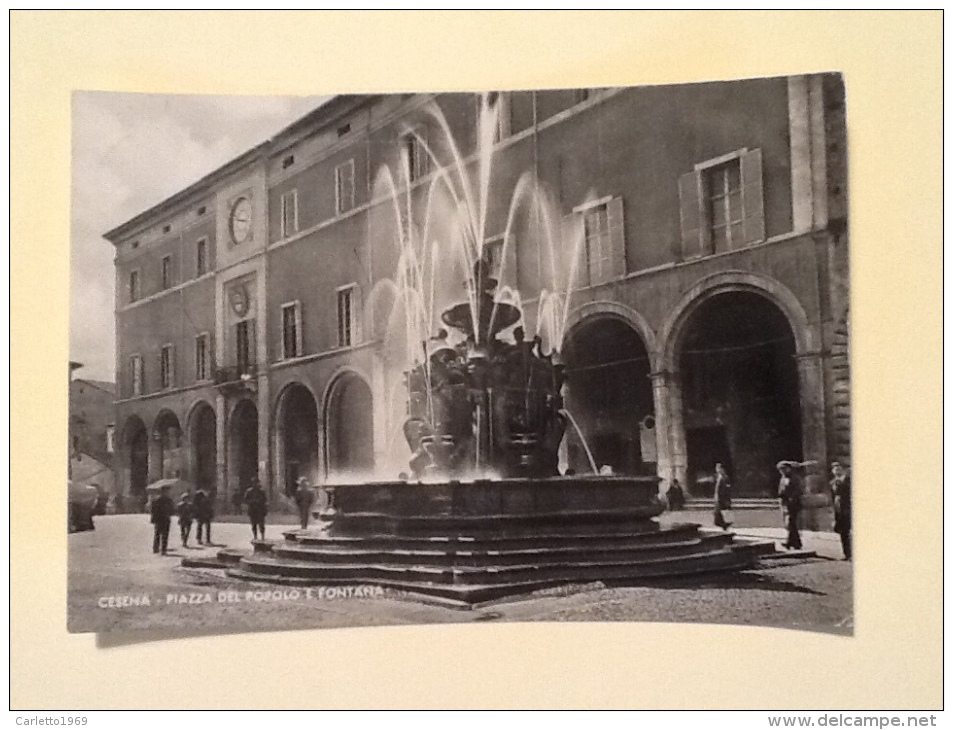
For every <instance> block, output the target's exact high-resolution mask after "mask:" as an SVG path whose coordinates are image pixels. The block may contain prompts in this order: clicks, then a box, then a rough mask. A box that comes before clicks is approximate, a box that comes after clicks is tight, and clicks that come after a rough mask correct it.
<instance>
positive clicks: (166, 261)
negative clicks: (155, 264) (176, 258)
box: [162, 256, 172, 289]
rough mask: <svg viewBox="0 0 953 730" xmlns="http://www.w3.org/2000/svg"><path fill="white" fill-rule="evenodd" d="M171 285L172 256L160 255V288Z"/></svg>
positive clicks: (166, 287)
mask: <svg viewBox="0 0 953 730" xmlns="http://www.w3.org/2000/svg"><path fill="white" fill-rule="evenodd" d="M171 286H172V257H171V256H163V257H162V288H163V289H168V288H169V287H171Z"/></svg>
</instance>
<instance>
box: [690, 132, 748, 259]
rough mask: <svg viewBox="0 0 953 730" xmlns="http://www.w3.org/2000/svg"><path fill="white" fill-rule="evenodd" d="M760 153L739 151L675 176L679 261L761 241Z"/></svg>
mask: <svg viewBox="0 0 953 730" xmlns="http://www.w3.org/2000/svg"><path fill="white" fill-rule="evenodd" d="M761 164H762V163H761V150H759V149H756V150H750V151H749V150H746V149H743V150H740V151H739V152H736V153H731V154H729V155H725V156H724V157H721V158H718V159H716V160H712V161H710V162H707V163H702V164H699V165H697V166H696V168H695V170H694V171H693V172H690V173H686V174H685V175H682V176H681V177H680V178H679V181H678V194H679V204H680V209H681V229H682V258H684V259H691V258H697V257H699V256H708V255H711V254H715V253H722V252H724V251H732V250H736V249H739V248H743V247H745V246H750V245H752V244H755V243H760V242H761V241H763V240H764V237H765V232H764V197H763V190H762V174H761Z"/></svg>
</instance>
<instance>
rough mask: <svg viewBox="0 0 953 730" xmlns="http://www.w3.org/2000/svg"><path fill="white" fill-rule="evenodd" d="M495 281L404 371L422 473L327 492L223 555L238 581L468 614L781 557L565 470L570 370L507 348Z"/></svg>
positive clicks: (449, 316) (644, 495)
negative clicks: (396, 594) (553, 593)
mask: <svg viewBox="0 0 953 730" xmlns="http://www.w3.org/2000/svg"><path fill="white" fill-rule="evenodd" d="M488 272H489V269H488V266H487V264H486V262H485V261H482V260H478V261H477V262H476V264H475V265H474V276H473V277H472V279H470V282H471V284H470V285H471V286H475V287H476V292H475V293H476V294H477V296H475V297H471V298H470V302H464V303H461V304H458V305H454V306H452V307H450V308H449V309H447V310H445V311H444V312H443V314H442V321H443V323H444V324H445V325H446V326H447V327H449V328H451V329H454V330H457V331H459V332H460V333H462V334H463V335H464V336H465V337H464V339H463V340H462V341H460V342H459V344H457V345H456V346H451V345H449V344H447V342H446V333H445V332H441V333H439V334H438V336H437V337H436V338H435V339H433V340H431V341H429V342H428V343H425V347H426V357H425V359H424V360H423V361H422V362H420V363H419V364H418V365H417V366H416V367H414V368H413V369H411V370H410V371H409V372H407V373H406V383H407V389H408V392H409V408H408V410H409V416H408V418H407V420H406V422H405V424H404V434H405V436H406V438H407V441H408V444H409V446H410V448H411V450H412V452H413V454H412V457H411V460H410V470H411V472H412V476H408V477H407V478H406V479H400V480H396V481H380V482H369V483H364V484H339V485H327V486H326V491H327V493H328V497H329V498H328V500H327V502H326V504H325V506H324V507H323V509H321V510H320V511H319V512H317V514H316V517H317V520H318V521H317V524H316V526H315V528H313V529H309V530H293V531H289V532H287V533H286V534H285V536H284V537H285V539H284V541H282V542H279V543H269V542H263V541H262V542H258V543H255V544H254V546H255V551H254V552H253V553H251V554H243V553H240V552H238V551H227V550H226V551H222V553H220V554H219V557H218V561H217V563H218V564H219V565H220V566H221V567H225V568H226V569H227V570H228V573H229V574H230V575H231V576H233V577H237V578H242V579H247V580H254V581H266V582H274V583H280V584H288V585H307V586H312V585H315V586H316V585H334V584H364V585H367V584H372V585H379V586H383V587H390V588H397V589H402V590H405V591H409V592H411V593H416V594H421V595H426V596H429V597H431V598H435V597H436V598H439V599H442V600H444V601H447V602H449V603H451V604H452V605H456V606H462V607H466V606H471V605H473V604H475V603H480V602H484V601H487V600H493V599H496V598H499V597H501V596H504V595H507V594H511V593H518V592H525V591H531V590H534V589H538V588H543V587H548V586H553V585H559V584H564V583H573V582H591V581H599V580H629V581H632V580H643V579H649V578H656V577H660V576H672V575H683V574H689V573H700V572H708V571H714V570H734V569H739V568H743V567H746V566H749V565H751V564H753V563H755V562H756V561H757V560H758V557H759V555H760V554H762V553H763V552H765V551H766V550H768V551H769V550H771V549H772V548H771V546H770V544H769V545H766V544H763V543H743V544H742V543H739V542H738V541H736V540H735V539H734V537H733V535H732V534H731V533H727V532H719V533H712V532H706V531H702V530H700V528H699V526H698V525H695V524H678V525H674V526H670V527H667V528H662V527H660V525H659V524H658V522H657V521H656V520H655V519H654V518H655V517H657V516H658V515H659V514H660V513H661V512H662V511H663V509H664V507H663V505H662V504H661V503H660V501H659V499H658V497H657V491H658V480H657V478H655V477H647V476H614V475H599V474H590V475H580V476H575V475H572V476H566V475H562V476H561V475H559V473H558V455H557V454H558V449H559V445H560V442H561V440H562V438H563V433H564V431H565V428H566V416H565V413H564V411H563V407H562V406H563V404H562V396H561V390H562V386H563V382H564V379H565V372H564V369H563V366H562V365H561V364H560V363H559V357H558V354H557V353H555V352H552V353H549V354H544V353H543V352H541V345H540V342H539V340H538V339H534V340H531V341H526V340H524V338H523V336H522V333H521V331H519V330H518V329H517V330H516V331H515V332H514V333H513V334H514V340H515V342H507V341H503V340H501V339H500V338H499V336H498V335H499V333H500V332H501V331H502V330H504V329H507V328H510V327H512V326H513V325H514V324H516V323H517V322H518V321H519V318H520V314H519V312H518V311H517V309H516V308H515V307H513V306H512V305H509V304H505V303H501V302H497V301H495V299H494V296H493V295H494V290H495V288H496V285H497V283H496V281H495V280H494V279H493V278H492V277H491V276H490V275H489V273H488ZM472 302H476V306H472ZM192 562H193V563H195V561H192Z"/></svg>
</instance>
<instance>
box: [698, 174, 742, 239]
mask: <svg viewBox="0 0 953 730" xmlns="http://www.w3.org/2000/svg"><path fill="white" fill-rule="evenodd" d="M705 188H706V190H707V193H708V195H707V208H708V209H707V211H706V212H707V214H708V217H707V221H708V227H709V228H708V230H709V240H710V241H711V251H712V253H720V252H722V251H730V250H732V249H734V248H740V247H741V246H742V245H743V243H744V214H743V211H742V207H741V162H740V160H739V159H738V158H735V159H734V160H731V161H730V162H727V163H725V164H723V165H718V166H716V167H712V168H709V169H708V170H706V171H705Z"/></svg>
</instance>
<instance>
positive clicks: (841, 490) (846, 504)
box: [831, 461, 853, 560]
mask: <svg viewBox="0 0 953 730" xmlns="http://www.w3.org/2000/svg"><path fill="white" fill-rule="evenodd" d="M831 475H832V476H833V478H832V479H831V495H832V496H833V500H834V532H836V533H837V534H839V535H840V543H841V547H842V548H843V550H844V560H850V559H851V558H852V555H853V551H852V549H851V534H850V532H851V499H850V473H849V472H848V471H847V470H846V469H845V468H844V467H843V466H841V464H840V462H837V461H834V462H831Z"/></svg>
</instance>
